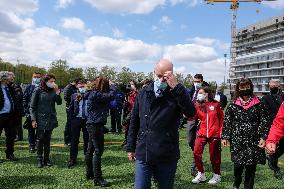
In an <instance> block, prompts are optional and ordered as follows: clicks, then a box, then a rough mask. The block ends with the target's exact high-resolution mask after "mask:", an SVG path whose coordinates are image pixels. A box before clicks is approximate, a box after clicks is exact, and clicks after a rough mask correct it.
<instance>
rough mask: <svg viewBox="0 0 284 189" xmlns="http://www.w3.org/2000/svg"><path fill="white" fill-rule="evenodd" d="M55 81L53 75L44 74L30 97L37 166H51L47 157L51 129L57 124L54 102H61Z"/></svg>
mask: <svg viewBox="0 0 284 189" xmlns="http://www.w3.org/2000/svg"><path fill="white" fill-rule="evenodd" d="M55 81H56V79H55V76H54V75H51V74H47V75H45V76H44V77H43V78H42V80H41V85H40V87H39V88H37V89H36V90H35V91H34V92H33V95H32V99H31V105H30V114H31V120H32V127H33V128H36V130H37V157H38V164H37V166H38V168H42V167H43V166H52V164H51V162H50V158H49V154H50V139H51V134H52V131H53V129H54V128H56V127H57V126H58V121H57V114H56V109H55V103H56V104H57V105H61V104H62V98H61V96H60V93H61V91H60V89H59V88H58V86H57V84H55Z"/></svg>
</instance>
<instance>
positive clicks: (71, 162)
mask: <svg viewBox="0 0 284 189" xmlns="http://www.w3.org/2000/svg"><path fill="white" fill-rule="evenodd" d="M76 164H77V162H76V160H73V159H70V160H69V161H68V164H67V167H68V168H71V167H73V166H74V165H76Z"/></svg>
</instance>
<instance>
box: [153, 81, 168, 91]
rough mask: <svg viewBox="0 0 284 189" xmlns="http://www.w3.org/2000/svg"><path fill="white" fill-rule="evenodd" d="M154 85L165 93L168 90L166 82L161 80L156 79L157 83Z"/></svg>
mask: <svg viewBox="0 0 284 189" xmlns="http://www.w3.org/2000/svg"><path fill="white" fill-rule="evenodd" d="M154 85H155V88H156V89H158V90H161V91H164V90H165V89H166V88H167V86H168V83H167V82H164V81H163V82H162V81H161V80H160V79H159V78H156V79H155V81H154ZM155 92H157V91H155Z"/></svg>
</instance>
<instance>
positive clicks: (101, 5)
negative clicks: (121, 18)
mask: <svg viewBox="0 0 284 189" xmlns="http://www.w3.org/2000/svg"><path fill="white" fill-rule="evenodd" d="M85 1H86V2H88V3H89V4H90V5H92V6H93V7H95V8H97V9H99V10H102V11H106V12H111V13H132V14H147V13H149V12H152V11H153V10H154V9H155V8H156V7H158V6H161V5H164V4H165V2H166V0H119V1H118V0H85Z"/></svg>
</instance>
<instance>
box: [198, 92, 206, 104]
mask: <svg viewBox="0 0 284 189" xmlns="http://www.w3.org/2000/svg"><path fill="white" fill-rule="evenodd" d="M205 98H206V97H205V95H204V94H198V95H197V100H198V101H199V102H203V101H205Z"/></svg>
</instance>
